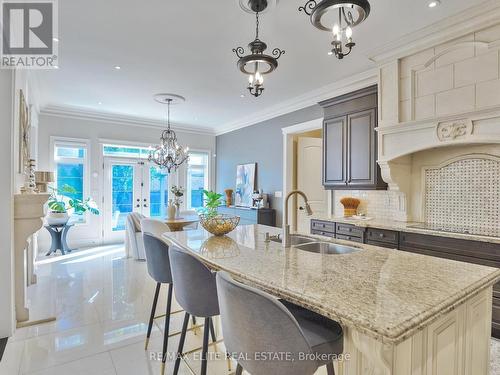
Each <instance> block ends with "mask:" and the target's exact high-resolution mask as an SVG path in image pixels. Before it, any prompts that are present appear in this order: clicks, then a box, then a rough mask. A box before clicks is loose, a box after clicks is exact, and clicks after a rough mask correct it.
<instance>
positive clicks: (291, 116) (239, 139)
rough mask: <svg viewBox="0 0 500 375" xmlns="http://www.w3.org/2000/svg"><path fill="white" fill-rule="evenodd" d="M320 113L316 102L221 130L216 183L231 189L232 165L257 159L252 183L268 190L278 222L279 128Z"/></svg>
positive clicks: (280, 183) (220, 189) (280, 181)
mask: <svg viewBox="0 0 500 375" xmlns="http://www.w3.org/2000/svg"><path fill="white" fill-rule="evenodd" d="M322 116H323V110H322V109H321V107H320V106H319V105H315V106H311V107H307V108H304V109H301V110H299V111H295V112H291V113H288V114H286V115H283V116H279V117H276V118H274V119H271V120H267V121H263V122H260V123H258V124H255V125H252V126H248V127H246V128H242V129H238V130H235V131H233V132H230V133H226V134H222V135H220V136H218V137H217V139H216V155H217V157H216V160H217V178H216V187H217V191H218V192H220V193H223V192H224V189H228V188H229V189H234V186H235V182H236V166H237V165H238V164H245V163H254V162H256V163H257V176H256V177H257V178H256V186H257V188H258V189H262V190H263V191H264V193H266V194H269V197H270V199H271V206H272V208H275V209H276V210H277V212H276V217H277V224H278V226H280V225H281V215H282V199H280V198H275V197H274V192H275V191H282V190H283V169H282V168H283V167H282V166H283V134H282V132H281V129H282V128H285V127H287V126H291V125H296V124H299V123H302V122H306V121H310V120H314V119H317V118H319V117H322Z"/></svg>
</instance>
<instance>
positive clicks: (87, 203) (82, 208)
mask: <svg viewBox="0 0 500 375" xmlns="http://www.w3.org/2000/svg"><path fill="white" fill-rule="evenodd" d="M76 193H77V191H76V190H75V188H73V187H72V186H69V185H63V186H62V187H61V188H60V189H55V188H51V194H50V197H49V200H48V202H47V204H48V206H49V208H50V210H51V211H52V212H57V213H64V212H68V210H69V209H72V210H73V211H74V213H75V214H78V215H81V214H83V213H84V212H87V211H89V212H90V213H91V214H94V215H99V213H100V212H99V208H98V207H97V204H96V203H95V202H94V200H93V199H92V198H87V199H85V200H83V201H82V200H80V199H76V198H71V197H69V196H67V195H65V194H76Z"/></svg>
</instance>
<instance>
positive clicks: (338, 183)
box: [320, 86, 387, 189]
mask: <svg viewBox="0 0 500 375" xmlns="http://www.w3.org/2000/svg"><path fill="white" fill-rule="evenodd" d="M320 105H321V106H322V107H323V108H324V112H325V119H324V123H323V137H324V139H323V143H324V147H323V185H324V186H325V188H327V189H386V188H387V184H385V183H384V181H383V180H382V178H381V176H380V167H379V166H378V164H377V136H376V132H375V127H376V126H377V87H376V86H372V87H369V88H366V89H363V90H359V91H356V92H353V93H350V94H347V95H343V96H341V97H338V98H334V99H330V100H326V101H324V102H321V103H320Z"/></svg>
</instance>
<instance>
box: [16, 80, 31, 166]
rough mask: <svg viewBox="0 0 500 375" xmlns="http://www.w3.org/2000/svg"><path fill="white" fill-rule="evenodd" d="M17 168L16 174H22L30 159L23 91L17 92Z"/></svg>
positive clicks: (27, 122)
mask: <svg viewBox="0 0 500 375" xmlns="http://www.w3.org/2000/svg"><path fill="white" fill-rule="evenodd" d="M19 91H20V93H19V168H18V172H19V173H23V172H24V167H25V165H26V163H27V161H28V160H29V159H30V147H31V145H30V138H31V135H30V132H31V122H30V110H29V107H28V103H26V99H25V98H24V93H23V90H19Z"/></svg>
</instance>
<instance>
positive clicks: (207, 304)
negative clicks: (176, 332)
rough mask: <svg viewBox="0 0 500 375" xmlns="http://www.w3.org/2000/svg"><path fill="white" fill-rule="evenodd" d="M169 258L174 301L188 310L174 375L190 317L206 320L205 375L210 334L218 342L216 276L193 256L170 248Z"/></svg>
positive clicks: (203, 356) (203, 374)
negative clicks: (216, 329)
mask: <svg viewBox="0 0 500 375" xmlns="http://www.w3.org/2000/svg"><path fill="white" fill-rule="evenodd" d="M169 257H170V263H171V265H172V277H173V280H174V284H175V298H176V300H177V302H178V303H179V305H180V306H181V307H182V308H183V309H184V311H186V314H185V315H184V323H183V324H182V333H181V338H180V341H179V348H178V350H177V358H176V360H175V367H174V375H177V373H178V372H179V366H180V361H181V357H182V355H183V349H184V341H185V339H186V331H187V325H188V322H189V317H190V315H194V316H197V317H199V318H205V326H204V331H203V348H202V352H201V375H206V373H207V352H208V340H209V333H211V335H212V340H213V341H214V342H216V337H215V330H214V328H213V320H212V318H213V317H214V316H217V315H219V302H218V299H217V287H216V283H215V273H213V272H212V271H210V270H209V269H208V268H207V267H206V266H205V265H204V264H203V263H201V262H200V261H199V260H198V259H196V258H195V257H194V256H192V255H190V254H188V253H186V252H183V251H181V250H179V249H177V248H176V247H171V248H170V251H169Z"/></svg>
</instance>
